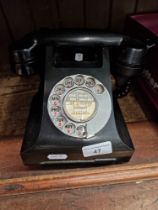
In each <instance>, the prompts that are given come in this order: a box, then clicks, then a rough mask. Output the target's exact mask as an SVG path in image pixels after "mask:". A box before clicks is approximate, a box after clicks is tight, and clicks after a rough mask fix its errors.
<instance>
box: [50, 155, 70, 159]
mask: <svg viewBox="0 0 158 210" xmlns="http://www.w3.org/2000/svg"><path fill="white" fill-rule="evenodd" d="M47 158H48V159H49V160H65V159H67V158H68V156H67V154H49V155H48V156H47Z"/></svg>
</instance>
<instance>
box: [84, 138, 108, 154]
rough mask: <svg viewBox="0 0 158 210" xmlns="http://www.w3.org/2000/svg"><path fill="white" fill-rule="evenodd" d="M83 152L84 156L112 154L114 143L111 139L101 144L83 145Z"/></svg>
mask: <svg viewBox="0 0 158 210" xmlns="http://www.w3.org/2000/svg"><path fill="white" fill-rule="evenodd" d="M82 152H83V156H84V157H90V156H96V155H105V154H110V153H112V143H111V141H106V142H103V143H99V144H92V145H89V146H85V147H82Z"/></svg>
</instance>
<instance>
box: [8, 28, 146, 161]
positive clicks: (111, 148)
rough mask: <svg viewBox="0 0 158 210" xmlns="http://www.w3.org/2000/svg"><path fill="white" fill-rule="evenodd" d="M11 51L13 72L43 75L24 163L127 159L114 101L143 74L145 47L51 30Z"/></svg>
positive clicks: (130, 147) (108, 36) (129, 150)
mask: <svg viewBox="0 0 158 210" xmlns="http://www.w3.org/2000/svg"><path fill="white" fill-rule="evenodd" d="M10 49H11V50H10V58H11V66H12V69H13V70H14V71H15V72H17V73H18V74H20V75H30V74H32V73H34V72H37V70H38V71H39V72H40V74H41V85H40V88H39V92H38V93H37V94H36V96H35V97H34V99H33V102H32V106H31V110H30V115H29V118H28V123H27V126H26V131H25V135H24V140H23V145H22V149H21V156H22V159H23V161H24V163H25V164H28V165H29V164H58V163H97V162H104V163H109V162H122V161H127V160H128V159H129V158H130V157H131V155H132V153H133V145H132V142H131V139H130V137H129V134H128V131H127V128H126V126H125V124H124V121H123V118H122V115H121V113H120V109H119V107H118V104H117V100H116V97H115V96H117V97H118V96H121V95H125V94H126V93H127V92H128V85H129V82H130V79H131V78H132V77H133V76H134V75H136V73H137V72H140V70H141V69H142V67H143V61H144V56H145V54H146V47H145V45H144V43H142V42H141V41H138V40H132V39H130V38H129V37H125V36H121V35H116V34H107V33H104V32H101V31H97V32H95V31H84V32H82V31H54V32H51V33H47V34H45V33H38V34H30V35H28V36H26V37H25V38H24V39H23V40H20V41H19V42H17V43H15V44H13V45H12V47H11V48H10ZM109 56H110V58H109ZM110 71H111V72H112V74H113V75H114V77H115V79H116V83H117V85H116V89H115V91H114V92H113V91H112V84H111V74H110Z"/></svg>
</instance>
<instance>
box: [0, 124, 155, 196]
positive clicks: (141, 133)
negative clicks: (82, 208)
mask: <svg viewBox="0 0 158 210" xmlns="http://www.w3.org/2000/svg"><path fill="white" fill-rule="evenodd" d="M128 129H129V132H130V135H131V137H132V140H133V143H134V146H135V153H134V155H133V157H132V158H131V160H130V161H129V162H128V163H124V164H117V165H111V166H99V167H88V168H65V169H63V168H58V169H57V168H53V167H49V168H48V167H45V168H39V167H38V168H33V167H31V168H30V167H27V166H24V165H23V163H22V161H21V159H20V156H19V151H20V146H21V138H14V139H4V140H1V141H0V148H1V153H0V178H1V181H0V196H2V197H3V196H8V195H17V194H25V193H30V192H31V193H32V192H41V191H43V190H46V191H47V190H51V191H55V190H59V189H60V190H63V189H73V188H81V187H87V186H102V185H109V184H116V183H127V182H133V181H136V180H137V181H138V180H141V181H142V180H151V179H156V178H157V177H158V150H157V145H158V124H157V123H154V122H147V121H146V122H138V123H129V124H128Z"/></svg>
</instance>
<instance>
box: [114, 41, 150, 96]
mask: <svg viewBox="0 0 158 210" xmlns="http://www.w3.org/2000/svg"><path fill="white" fill-rule="evenodd" d="M120 48H121V49H119V50H118V52H117V54H116V55H115V56H116V57H117V58H116V59H115V61H114V63H113V64H112V73H113V75H114V77H115V79H116V88H115V91H114V96H115V97H123V96H125V95H127V94H128V92H129V90H130V87H131V83H132V79H133V78H134V77H135V76H136V75H138V74H139V73H141V72H142V69H143V66H144V60H145V55H146V53H147V48H146V45H145V43H143V42H142V41H139V40H135V39H130V38H129V39H127V40H126V41H125V42H124V43H122V46H121V47H120Z"/></svg>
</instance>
